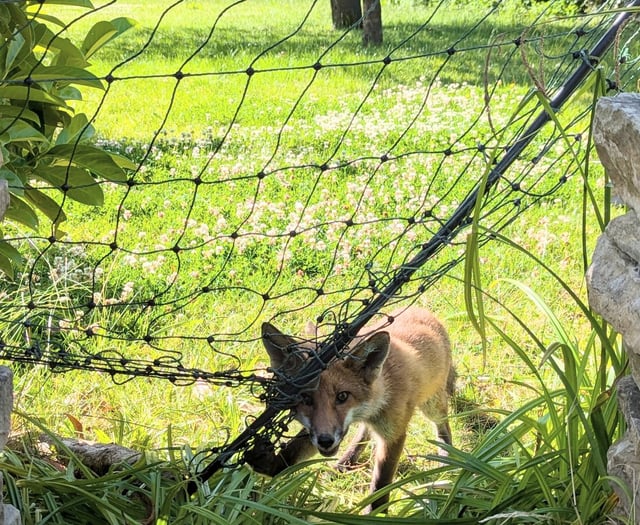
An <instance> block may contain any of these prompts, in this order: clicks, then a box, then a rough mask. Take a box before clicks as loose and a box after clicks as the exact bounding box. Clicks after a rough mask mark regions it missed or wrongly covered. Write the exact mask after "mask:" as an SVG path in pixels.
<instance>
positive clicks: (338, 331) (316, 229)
mask: <svg viewBox="0 0 640 525" xmlns="http://www.w3.org/2000/svg"><path fill="white" fill-rule="evenodd" d="M116 3H117V1H116ZM182 4H183V3H182V2H180V1H178V2H175V3H174V4H173V5H171V6H169V7H167V8H166V10H165V11H164V12H162V14H161V16H159V17H158V20H157V25H156V26H155V27H153V28H149V29H147V30H146V31H147V32H146V34H145V35H146V36H145V38H144V39H142V40H138V41H136V42H137V43H136V44H135V45H132V46H129V47H130V48H128V47H127V46H121V47H119V48H118V49H119V50H120V51H119V52H120V53H122V55H121V56H113V57H112V63H113V67H112V68H110V69H109V70H108V71H104V72H102V73H101V74H100V75H98V76H99V78H100V80H101V81H102V82H103V83H104V86H105V89H104V91H103V92H101V95H100V96H99V97H98V98H96V99H94V100H93V101H92V105H91V111H92V113H91V114H90V115H89V122H91V123H93V125H95V126H96V128H97V129H98V132H99V131H100V125H101V122H103V121H105V120H108V119H110V118H111V114H112V113H114V112H120V113H126V112H127V111H128V110H127V108H121V107H120V108H117V107H114V105H113V104H114V102H113V101H114V100H116V93H117V95H118V99H117V100H122V93H123V91H129V92H131V93H135V91H136V89H137V87H138V86H141V85H142V83H145V84H147V83H154V86H157V99H154V100H150V101H148V113H149V114H148V115H147V114H145V115H139V116H136V115H130V118H132V119H133V120H134V121H136V119H137V118H139V120H140V122H141V128H140V129H139V130H138V132H139V133H138V136H135V137H122V138H121V139H113V138H104V137H100V136H98V137H96V138H94V139H93V142H94V143H97V144H99V145H100V146H101V147H102V148H104V149H105V150H107V151H111V152H114V153H118V154H121V155H123V156H125V157H128V158H129V159H131V160H132V161H133V162H134V163H135V169H132V170H130V171H129V172H128V176H127V178H126V180H122V181H117V182H113V181H105V180H98V181H97V182H95V183H94V184H99V185H100V187H101V189H102V192H103V194H104V200H105V204H104V206H102V207H100V208H95V209H89V210H88V209H87V207H86V206H80V205H78V204H77V203H76V202H75V201H76V200H78V199H77V198H74V197H77V196H78V192H81V191H82V189H83V188H82V185H75V186H74V185H73V184H69V183H68V180H69V179H66V180H63V181H61V184H60V185H56V186H55V187H54V186H51V185H50V186H46V185H43V184H40V185H39V186H38V188H39V190H40V191H41V192H42V193H43V194H45V195H48V196H49V197H50V198H52V199H54V200H56V201H57V202H58V203H59V205H60V210H62V211H64V213H66V215H67V216H68V217H69V219H68V222H73V221H80V222H84V223H85V224H86V228H85V229H77V228H76V229H74V230H73V231H71V232H68V233H67V235H60V234H59V232H58V230H57V227H58V223H57V221H56V219H57V218H59V217H57V218H56V217H49V218H48V221H49V222H48V223H47V218H41V220H40V228H39V231H40V232H41V233H40V234H37V235H35V234H32V233H30V232H29V233H28V234H27V233H25V232H24V230H21V229H16V228H13V227H12V226H11V224H9V225H7V226H6V228H5V230H4V236H5V240H6V241H7V242H8V243H9V244H11V245H13V246H15V247H18V248H20V249H21V250H23V251H24V252H25V253H27V254H28V257H29V260H28V264H27V266H26V268H25V270H24V271H23V272H20V273H18V274H17V276H16V279H15V282H14V283H7V284H6V285H5V286H4V290H5V291H4V299H3V304H2V306H1V307H0V322H1V323H2V332H1V333H0V334H1V355H2V357H3V358H4V359H7V360H11V361H18V362H27V363H44V364H47V365H49V367H50V368H51V370H53V371H57V372H63V371H66V370H71V369H81V370H87V371H98V372H104V373H107V374H110V375H111V376H112V377H113V379H114V381H127V380H129V379H131V378H134V377H136V376H143V377H150V378H158V379H168V380H170V381H172V382H173V383H176V384H190V383H193V382H194V381H197V380H198V381H206V382H209V383H212V384H216V385H221V386H228V387H234V386H237V385H246V386H249V387H250V388H251V389H252V391H253V392H254V393H255V395H256V396H258V397H260V398H261V399H263V400H265V401H268V402H269V403H268V408H267V409H266V411H265V412H264V413H263V414H262V415H260V416H259V417H257V418H256V419H255V421H253V422H250V425H249V427H248V429H247V431H246V432H244V433H243V434H242V435H240V436H239V437H238V438H237V439H235V440H233V441H232V442H231V443H229V444H224V446H222V453H221V454H220V455H219V456H218V458H217V460H215V461H214V462H213V463H211V466H210V467H209V469H207V470H206V471H205V472H204V473H203V477H207V476H208V475H209V474H210V473H211V472H212V471H214V470H215V469H216V468H219V467H220V466H221V465H223V464H224V463H225V462H227V461H228V460H229V459H230V458H231V456H232V455H233V454H235V453H236V452H238V451H240V450H242V449H243V448H244V447H245V446H246V445H247V444H248V443H250V442H251V440H252V439H254V438H255V435H256V433H257V434H261V435H266V436H268V437H269V438H276V437H278V436H279V435H280V434H281V433H282V432H283V431H284V428H285V427H286V420H287V419H286V416H283V415H281V414H280V411H281V409H282V408H286V407H287V406H289V405H290V397H291V394H292V393H294V390H295V383H294V384H293V386H292V384H286V383H285V384H282V382H280V383H277V382H273V381H269V380H267V379H264V377H263V375H262V374H261V373H259V372H258V371H255V370H251V369H248V368H247V367H246V366H244V365H243V358H242V352H239V351H238V349H239V348H241V347H242V345H243V343H247V342H249V341H254V340H256V339H257V337H258V332H259V323H260V322H261V321H263V320H269V319H272V318H273V317H278V316H281V317H282V316H287V314H290V313H293V312H297V311H300V310H305V309H307V310H308V311H312V312H314V315H313V317H314V318H315V320H316V321H317V323H318V325H319V333H322V334H329V335H328V336H327V337H322V338H319V339H318V341H317V343H318V345H319V346H318V349H319V354H318V359H316V360H311V361H309V362H308V364H307V365H306V366H305V368H304V370H302V371H301V376H300V377H299V378H298V379H297V381H306V380H307V378H309V377H313V376H314V375H316V374H317V373H318V372H319V371H320V370H321V369H322V366H323V365H324V364H326V363H327V362H328V361H329V360H330V359H332V358H333V357H335V356H336V355H337V354H338V353H339V352H340V350H341V349H342V348H343V347H344V346H345V345H346V344H347V343H348V342H349V340H350V339H351V337H352V336H353V334H355V333H356V332H357V331H358V329H359V328H361V327H362V326H363V325H364V324H365V323H366V322H367V321H369V320H370V319H371V318H372V317H373V316H376V315H378V314H379V313H380V312H385V311H386V312H388V311H390V309H391V307H392V305H394V304H397V303H402V304H408V303H410V302H412V301H414V300H416V299H417V298H418V297H419V296H420V295H421V294H422V293H423V292H425V290H427V289H428V288H429V287H430V286H431V285H432V284H433V283H434V282H435V281H437V280H438V279H439V278H440V277H441V276H442V275H444V274H445V273H446V272H447V271H448V270H450V269H451V268H452V267H453V266H455V265H457V264H458V263H459V262H461V261H462V259H463V257H464V243H465V239H464V236H462V235H461V232H464V231H465V230H466V229H467V227H468V226H469V225H470V223H471V218H472V215H473V210H474V207H475V205H476V203H477V202H478V201H480V203H481V204H480V206H481V213H480V219H479V222H480V224H481V226H482V231H483V232H488V233H481V234H480V236H479V242H480V243H485V242H488V241H489V240H490V239H491V235H492V232H499V231H501V230H503V229H504V228H505V227H506V226H508V225H509V224H510V223H512V222H513V221H514V220H515V219H516V218H517V217H518V216H519V215H520V214H521V213H523V212H525V211H526V210H527V209H528V208H529V207H531V206H532V205H533V204H535V203H537V202H539V201H540V200H541V199H544V198H547V197H549V196H550V195H553V194H554V192H556V191H557V190H558V189H559V188H561V187H562V186H563V185H564V184H565V183H566V182H567V181H568V180H570V179H571V178H574V177H579V176H580V170H581V169H582V168H581V167H582V163H581V161H582V159H584V157H585V155H588V154H589V151H590V145H589V142H588V138H589V123H590V120H589V119H590V114H591V113H590V111H591V108H592V102H593V99H592V95H591V93H593V91H594V90H595V88H594V86H595V85H596V84H601V85H602V87H603V89H602V90H603V91H609V92H610V93H613V92H616V91H619V90H625V89H630V88H632V87H633V86H634V83H635V82H637V79H638V74H637V71H638V70H637V63H636V62H634V61H633V60H632V58H631V57H630V56H629V54H628V53H627V48H628V44H629V42H630V41H631V40H632V39H633V38H634V37H635V36H636V30H637V28H636V26H635V25H634V24H627V22H628V20H629V19H630V17H631V16H632V10H629V9H618V10H616V9H614V8H615V7H616V3H615V2H611V3H608V4H605V5H603V6H602V7H601V8H600V10H599V11H597V12H595V13H592V14H589V15H583V16H577V17H574V18H571V19H565V20H561V21H557V20H554V17H553V15H551V14H550V13H548V12H546V13H543V14H542V15H541V16H540V18H539V19H538V20H537V22H536V23H534V24H532V25H530V26H527V27H501V26H499V25H498V24H497V23H496V17H497V12H498V10H500V9H501V8H502V5H501V2H496V3H495V4H494V6H493V7H491V8H487V9H485V10H484V11H483V12H480V11H473V12H475V13H476V14H475V15H474V14H473V12H472V13H470V14H466V16H467V17H468V19H469V20H468V24H466V25H465V27H466V29H465V30H464V31H462V32H460V33H458V34H456V35H451V34H449V33H448V32H447V31H446V27H444V26H443V25H442V20H441V17H442V14H443V13H444V11H445V10H447V9H451V8H452V5H453V6H456V5H457V4H451V3H448V2H445V1H442V2H439V3H437V4H434V5H433V7H432V9H431V12H430V15H429V16H428V17H426V18H425V19H424V20H416V21H415V23H414V24H413V25H412V26H411V27H403V28H393V27H385V39H386V41H387V42H389V43H388V44H387V45H385V46H382V47H379V48H369V49H368V50H367V51H366V52H362V53H361V54H360V55H359V57H360V59H359V60H356V61H354V60H353V59H352V58H349V59H348V60H347V59H345V56H349V55H347V54H345V53H344V49H345V48H346V47H347V46H351V47H353V46H354V45H359V44H358V43H354V40H353V33H354V32H357V31H358V29H357V28H355V27H354V28H352V29H349V30H345V31H336V32H333V33H328V34H330V35H331V39H325V40H324V43H323V44H322V46H321V47H320V48H319V49H317V52H316V53H315V54H314V59H313V60H310V61H302V60H299V59H298V58H296V57H297V55H296V54H295V53H293V51H294V50H296V49H299V48H300V47H304V46H305V45H307V42H308V40H310V39H312V38H313V39H316V40H314V41H317V35H315V34H314V32H313V31H314V29H313V26H312V24H311V23H310V22H309V21H308V20H309V18H310V17H313V16H315V13H316V10H317V9H319V8H320V7H319V3H318V2H316V1H311V2H305V3H301V6H300V12H299V15H298V23H297V25H295V27H292V28H290V29H288V30H286V31H282V32H281V33H276V32H274V33H271V32H265V33H264V34H256V35H243V36H242V38H241V39H240V42H241V43H239V37H238V35H233V34H230V33H229V30H228V28H227V27H226V26H225V21H226V20H227V17H231V16H240V15H241V14H242V13H244V11H240V10H241V9H244V8H246V5H245V4H247V2H235V3H230V4H229V5H228V6H226V8H225V9H223V10H221V11H220V12H219V13H212V14H211V20H212V22H211V23H210V26H209V31H208V32H206V33H203V34H181V33H180V32H179V31H178V30H177V29H176V30H175V31H174V30H172V25H171V19H172V15H173V14H174V13H175V12H176V11H177V10H179V9H181V8H182V7H183V5H182ZM302 4H304V5H302ZM636 4H637V2H636ZM455 8H457V9H459V7H455ZM551 8H553V3H550V7H549V9H551ZM98 9H102V8H98ZM83 16H86V15H80V16H78V17H77V18H76V19H74V20H72V21H71V22H69V23H68V25H67V27H65V28H64V30H62V31H61V32H60V34H59V35H60V37H63V36H65V35H66V34H67V31H68V32H73V29H74V25H75V24H76V23H78V22H79V21H81V20H82V18H83ZM552 21H553V23H552ZM176 38H177V39H181V41H183V43H184V41H186V42H188V46H186V47H187V48H188V49H189V50H190V51H189V52H187V53H183V54H184V56H174V54H173V53H174V50H173V49H172V39H176ZM4 45H5V46H8V45H9V43H7V42H5V44H4ZM238 45H243V46H247V47H249V48H251V49H253V48H255V54H254V55H253V58H252V59H251V60H250V61H248V62H247V63H245V64H243V65H242V68H239V69H234V68H233V67H230V68H229V69H214V68H209V67H210V66H209V65H208V59H210V58H211V57H215V56H220V55H224V54H228V55H232V54H233V53H234V46H238ZM122 49H125V51H122ZM180 49H183V50H184V49H185V46H184V45H183V46H181V47H180ZM152 51H153V52H156V53H157V52H161V53H164V54H166V56H167V58H168V61H167V63H168V64H173V63H178V64H179V67H177V68H175V69H174V68H172V69H171V70H169V69H167V70H158V71H147V72H140V71H139V70H137V69H136V67H135V66H136V64H137V60H138V59H139V58H140V57H144V55H145V53H150V52H152ZM105 52H106V53H108V52H109V51H108V50H105ZM47 60H48V55H47V50H45V51H44V52H43V53H42V56H41V62H40V63H46V62H47ZM230 63H231V62H230ZM36 68H37V65H34V66H33V70H34V71H35V70H36ZM406 70H411V71H412V75H413V77H414V78H415V82H414V83H413V84H412V85H408V86H407V85H399V84H398V83H397V81H396V77H397V75H398V72H400V71H406ZM345 72H348V73H349V74H353V75H356V76H362V77H364V78H367V79H368V80H367V83H366V89H361V88H360V87H359V86H360V85H361V83H360V84H357V85H356V87H352V86H351V85H350V84H349V83H348V82H347V81H346V80H345V86H344V90H343V91H342V92H337V93H336V94H335V98H334V101H335V104H334V105H332V106H331V107H317V105H315V101H316V100H317V97H316V94H317V93H319V92H322V90H323V89H325V88H326V84H327V79H328V78H329V77H331V76H337V75H345V78H346V77H347V76H348V75H347V74H346V73H345ZM523 79H526V81H523ZM55 80H56V78H55V77H52V78H40V77H39V78H38V79H37V81H38V82H46V81H55ZM66 80H69V79H68V78H67V79H66ZM34 81H35V80H34V79H33V78H31V77H30V76H29V75H27V76H26V77H20V78H8V79H3V80H2V81H0V86H5V87H6V86H21V87H24V86H27V87H28V86H30V85H32V82H34ZM187 86H188V87H189V88H190V91H189V93H193V92H194V91H193V90H194V89H195V90H196V92H198V93H199V94H200V96H199V97H198V99H197V100H193V104H194V105H198V107H205V108H208V106H207V101H208V94H209V93H210V92H211V90H221V91H224V92H225V93H227V92H228V95H227V96H228V98H229V99H230V100H232V103H231V104H230V105H229V106H228V107H230V108H231V110H228V108H227V109H226V111H227V112H228V114H218V113H217V108H216V107H210V108H209V111H210V113H211V122H210V125H209V126H208V127H206V128H205V129H204V130H198V131H191V132H188V131H184V130H185V129H188V126H184V121H185V119H188V115H183V114H176V111H177V110H176V109H175V108H176V107H178V106H179V104H178V101H180V99H181V97H183V96H184V94H183V93H184V92H185V90H186V87H187ZM268 86H270V87H268ZM273 86H276V89H278V90H280V92H281V98H280V100H279V104H277V105H275V106H274V105H273V99H272V98H270V99H269V101H268V104H269V105H268V106H263V104H265V99H264V98H263V97H262V96H261V94H262V92H263V91H264V90H266V89H271V90H272V89H273ZM198 90H199V91H198ZM568 101H570V102H571V111H570V112H566V113H562V112H561V111H560V109H561V108H562V107H563V106H564V105H565V104H566V103H567V102H568ZM180 107H182V106H180ZM551 108H552V109H553V110H555V111H557V112H558V115H559V116H558V117H557V120H556V118H555V117H554V118H552V117H551V116H550V115H549V113H548V112H547V110H549V109H551ZM25 109H26V108H25ZM260 111H262V112H264V114H266V113H269V114H270V115H271V117H270V119H269V122H274V121H275V122H277V125H270V126H268V127H267V126H260V125H259V123H256V122H254V121H253V120H252V119H254V118H255V115H256V114H260ZM274 115H275V118H274ZM18 118H19V117H16V118H15V119H13V120H12V121H13V122H15V121H17V120H18ZM9 120H11V119H9ZM2 122H3V123H4V124H5V125H4V127H5V131H6V129H9V128H10V124H11V122H7V119H2ZM559 123H560V124H561V125H562V129H561V128H560V127H559V126H558V124H559ZM181 125H182V127H181ZM175 129H181V130H182V131H181V132H180V133H174V130H175ZM247 144H251V147H247ZM75 145H76V147H78V148H79V147H80V145H81V144H80V142H79V140H78V141H77V142H76V143H75ZM318 145H321V147H319V146H318ZM293 188H295V191H294V189H293ZM73 192H76V193H75V194H74V193H73ZM152 216H153V217H154V220H155V221H156V222H157V220H158V219H160V220H161V221H162V228H161V230H158V229H155V230H153V231H151V230H149V229H148V228H149V224H150V220H149V218H150V217H152ZM97 218H99V219H100V220H101V221H109V222H110V224H111V225H112V227H111V229H110V232H109V233H108V234H105V233H99V234H96V232H95V231H94V227H95V222H94V221H96V220H97ZM64 224H65V223H64V222H63V223H61V228H62V229H64ZM81 232H82V233H81ZM380 232H384V235H380ZM292 276H294V277H293V278H292ZM345 282H348V283H349V284H348V286H345V285H344V283H345ZM52 287H53V288H54V289H55V290H56V291H57V293H55V294H52V293H51V289H52ZM24 290H27V291H28V292H27V293H25V292H24ZM217 302H218V303H220V304H224V305H227V306H226V308H227V310H226V311H224V312H221V313H219V315H218V317H215V316H213V317H206V318H205V317H203V318H199V317H198V315H199V313H200V312H205V311H207V308H205V305H210V304H212V303H217ZM229 305H230V306H231V308H229ZM185 319H189V321H190V322H185ZM212 353H214V354H217V355H218V358H217V359H216V361H215V363H216V367H215V369H203V368H202V367H201V366H200V365H199V362H200V361H199V356H202V355H205V354H207V355H208V354H212Z"/></svg>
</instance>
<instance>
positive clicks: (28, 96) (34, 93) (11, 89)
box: [0, 85, 69, 108]
mask: <svg viewBox="0 0 640 525" xmlns="http://www.w3.org/2000/svg"><path fill="white" fill-rule="evenodd" d="M0 98H5V99H12V100H16V101H17V103H16V105H21V104H26V103H28V102H42V103H44V104H53V105H56V106H61V107H64V108H68V107H69V106H67V104H66V102H65V101H64V99H62V98H60V97H56V96H54V95H51V94H50V93H47V92H46V91H43V90H41V89H38V88H36V87H34V86H31V87H27V86H16V85H4V86H2V85H0Z"/></svg>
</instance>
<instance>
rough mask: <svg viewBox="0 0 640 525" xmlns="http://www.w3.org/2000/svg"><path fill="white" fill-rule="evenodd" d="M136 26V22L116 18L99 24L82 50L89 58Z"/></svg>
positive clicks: (87, 37) (90, 33) (93, 28)
mask: <svg viewBox="0 0 640 525" xmlns="http://www.w3.org/2000/svg"><path fill="white" fill-rule="evenodd" d="M135 25H136V23H135V21H134V20H132V19H130V18H126V17H119V18H115V19H114V20H111V21H110V22H107V21H101V22H98V23H96V24H95V25H94V26H93V27H92V28H91V29H90V30H89V32H88V33H87V36H86V37H85V39H84V42H83V43H82V46H81V47H80V49H81V51H82V52H83V53H84V56H85V57H87V58H89V57H90V56H91V55H93V54H94V53H95V52H96V51H98V50H99V49H100V48H101V47H103V46H104V45H105V44H106V43H107V42H110V41H111V40H113V39H114V38H116V37H117V36H119V35H121V34H122V33H124V32H125V31H128V30H129V29H131V28H132V27H134V26H135Z"/></svg>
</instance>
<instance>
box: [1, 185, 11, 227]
mask: <svg viewBox="0 0 640 525" xmlns="http://www.w3.org/2000/svg"><path fill="white" fill-rule="evenodd" d="M9 200H10V197H9V183H8V182H7V181H6V179H0V220H2V219H3V217H4V214H5V213H6V211H7V208H8V207H9Z"/></svg>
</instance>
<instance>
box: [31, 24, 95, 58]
mask: <svg viewBox="0 0 640 525" xmlns="http://www.w3.org/2000/svg"><path fill="white" fill-rule="evenodd" d="M34 34H35V41H36V42H37V44H36V45H35V46H34V48H37V50H38V51H42V52H47V53H51V54H52V55H53V56H54V57H55V58H54V60H52V63H51V65H57V66H61V65H66V66H74V67H82V68H84V67H88V66H89V63H88V62H87V61H86V59H85V57H84V55H83V54H82V52H81V51H80V49H78V47H77V46H76V45H75V44H74V43H73V42H72V41H71V40H69V39H68V38H61V37H59V36H57V35H56V34H55V33H53V31H51V30H50V29H49V28H48V27H47V26H46V25H45V24H37V26H36V28H35V30H34Z"/></svg>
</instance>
